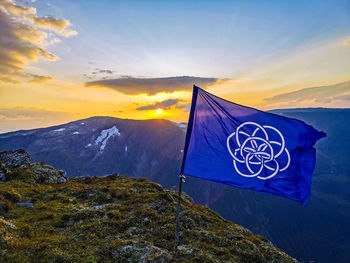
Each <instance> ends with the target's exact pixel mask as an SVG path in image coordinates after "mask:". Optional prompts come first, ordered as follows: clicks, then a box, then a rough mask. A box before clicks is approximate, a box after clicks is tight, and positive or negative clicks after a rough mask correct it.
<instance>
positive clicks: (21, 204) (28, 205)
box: [17, 200, 33, 207]
mask: <svg viewBox="0 0 350 263" xmlns="http://www.w3.org/2000/svg"><path fill="white" fill-rule="evenodd" d="M17 205H18V206H22V207H32V206H33V203H32V202H31V201H30V200H28V201H27V202H23V203H17Z"/></svg>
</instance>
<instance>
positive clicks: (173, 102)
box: [136, 99, 183, 111]
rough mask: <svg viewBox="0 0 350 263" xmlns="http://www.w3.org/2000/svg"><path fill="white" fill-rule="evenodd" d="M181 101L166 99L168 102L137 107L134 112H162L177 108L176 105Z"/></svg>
mask: <svg viewBox="0 0 350 263" xmlns="http://www.w3.org/2000/svg"><path fill="white" fill-rule="evenodd" d="M182 101H183V100H180V99H168V100H164V101H161V102H156V103H153V104H148V105H145V106H141V107H138V108H136V110H138V111H143V110H155V109H158V108H162V109H164V110H168V109H170V108H171V107H172V106H176V107H178V103H179V102H182Z"/></svg>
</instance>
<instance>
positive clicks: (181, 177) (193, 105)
mask: <svg viewBox="0 0 350 263" xmlns="http://www.w3.org/2000/svg"><path fill="white" fill-rule="evenodd" d="M197 95H198V87H197V86H196V85H193V92H192V102H191V111H190V117H189V120H188V124H187V130H186V139H185V147H184V150H183V156H182V163H181V170H180V175H179V195H178V199H177V209H176V230H175V231H176V233H175V246H174V252H175V257H177V250H178V245H179V232H180V208H181V193H182V183H183V182H185V180H184V178H185V176H184V175H183V170H184V165H185V159H186V154H187V148H188V144H189V142H190V138H191V133H192V126H193V119H194V110H195V108H196V102H197Z"/></svg>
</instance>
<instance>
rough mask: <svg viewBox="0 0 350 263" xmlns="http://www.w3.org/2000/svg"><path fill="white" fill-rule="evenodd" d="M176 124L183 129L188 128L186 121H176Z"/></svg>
mask: <svg viewBox="0 0 350 263" xmlns="http://www.w3.org/2000/svg"><path fill="white" fill-rule="evenodd" d="M174 123H175V125H176V126H177V127H179V128H181V129H186V128H187V124H186V123H178V122H174Z"/></svg>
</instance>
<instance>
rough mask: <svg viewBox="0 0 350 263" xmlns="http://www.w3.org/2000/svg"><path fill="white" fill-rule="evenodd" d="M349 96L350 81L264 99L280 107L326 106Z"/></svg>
mask: <svg viewBox="0 0 350 263" xmlns="http://www.w3.org/2000/svg"><path fill="white" fill-rule="evenodd" d="M349 96H350V81H348V82H343V83H339V84H335V85H328V86H321V87H311V88H304V89H300V90H297V91H293V92H288V93H283V94H279V95H276V96H273V97H269V98H265V99H264V101H265V102H266V103H269V104H275V105H278V106H279V107H282V106H283V105H287V106H293V107H299V106H305V105H309V106H314V105H317V104H319V105H323V106H324V105H327V104H330V103H332V102H334V101H336V100H348V98H349Z"/></svg>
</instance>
